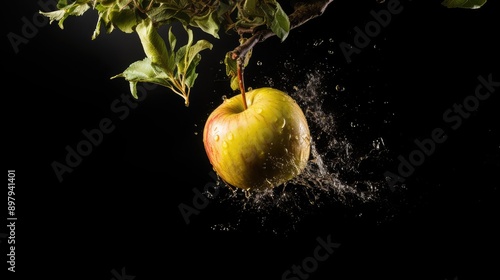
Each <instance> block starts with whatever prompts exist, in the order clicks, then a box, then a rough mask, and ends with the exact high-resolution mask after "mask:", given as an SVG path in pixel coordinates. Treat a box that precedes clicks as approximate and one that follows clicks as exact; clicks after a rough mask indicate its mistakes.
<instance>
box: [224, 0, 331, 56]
mask: <svg viewBox="0 0 500 280" xmlns="http://www.w3.org/2000/svg"><path fill="white" fill-rule="evenodd" d="M332 2H333V0H310V1H305V2H298V3H297V4H296V5H295V7H294V12H293V13H291V14H290V15H288V19H289V20H290V29H294V28H297V27H299V26H301V25H302V24H304V23H306V22H307V21H309V20H311V19H313V18H316V17H318V16H321V15H322V14H323V13H324V12H325V10H326V8H327V7H328V5H329V4H331V3H332ZM245 31H248V30H238V32H240V33H244V32H245ZM274 35H276V34H274V33H273V32H272V31H271V30H270V29H264V30H259V31H257V32H255V33H254V34H253V35H252V37H250V38H248V40H246V41H245V43H243V44H241V45H239V46H238V47H236V48H235V49H234V50H233V52H232V55H231V57H232V59H238V58H240V57H244V56H245V55H246V53H247V52H248V51H249V50H251V49H253V47H254V46H255V45H256V44H257V43H260V42H263V41H265V40H266V39H267V38H269V37H272V36H274Z"/></svg>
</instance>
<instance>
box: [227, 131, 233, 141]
mask: <svg viewBox="0 0 500 280" xmlns="http://www.w3.org/2000/svg"><path fill="white" fill-rule="evenodd" d="M227 140H229V141H231V140H233V134H232V133H231V132H229V134H228V135H227Z"/></svg>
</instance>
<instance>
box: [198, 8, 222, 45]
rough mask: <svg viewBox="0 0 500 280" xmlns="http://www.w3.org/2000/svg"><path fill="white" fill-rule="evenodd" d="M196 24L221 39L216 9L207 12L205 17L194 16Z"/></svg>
mask: <svg viewBox="0 0 500 280" xmlns="http://www.w3.org/2000/svg"><path fill="white" fill-rule="evenodd" d="M192 22H194V23H195V24H193V25H195V26H197V27H199V28H200V29H201V30H203V31H204V32H205V33H208V34H210V35H212V36H214V37H215V38H217V39H219V34H218V33H219V25H220V22H219V18H218V16H217V13H216V12H215V11H213V12H211V13H208V14H206V15H205V16H203V17H194V18H193V21H192Z"/></svg>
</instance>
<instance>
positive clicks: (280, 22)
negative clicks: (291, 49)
mask: <svg viewBox="0 0 500 280" xmlns="http://www.w3.org/2000/svg"><path fill="white" fill-rule="evenodd" d="M276 4H277V5H276V11H275V13H274V18H273V21H272V22H271V30H272V31H273V32H274V34H276V35H277V36H278V37H279V38H280V39H281V41H284V40H285V39H286V37H287V36H288V33H289V32H290V20H289V19H288V15H287V14H286V13H285V11H284V10H283V9H282V8H281V6H280V4H278V3H276Z"/></svg>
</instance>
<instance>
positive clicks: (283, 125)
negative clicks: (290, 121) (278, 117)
mask: <svg viewBox="0 0 500 280" xmlns="http://www.w3.org/2000/svg"><path fill="white" fill-rule="evenodd" d="M285 125H286V119H283V123H282V124H281V126H280V127H281V128H285Z"/></svg>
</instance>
